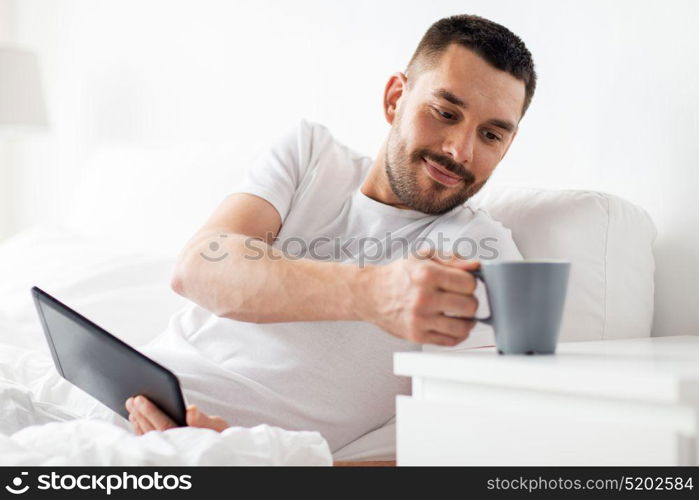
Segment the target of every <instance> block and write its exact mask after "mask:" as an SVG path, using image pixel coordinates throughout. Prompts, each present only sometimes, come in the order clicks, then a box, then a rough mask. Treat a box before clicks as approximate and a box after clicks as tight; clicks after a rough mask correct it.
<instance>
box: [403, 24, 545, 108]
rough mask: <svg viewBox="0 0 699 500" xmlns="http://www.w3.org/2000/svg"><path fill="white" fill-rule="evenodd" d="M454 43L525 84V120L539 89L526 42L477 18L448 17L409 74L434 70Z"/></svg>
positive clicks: (426, 40) (430, 34) (418, 52)
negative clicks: (536, 90)
mask: <svg viewBox="0 0 699 500" xmlns="http://www.w3.org/2000/svg"><path fill="white" fill-rule="evenodd" d="M453 43H458V44H459V45H461V46H463V47H465V48H467V49H470V50H472V51H473V52H475V53H476V54H478V55H479V56H480V57H482V58H483V59H485V60H486V61H488V63H490V64H491V65H492V66H494V67H496V68H497V69H499V70H501V71H506V72H507V73H509V74H511V75H512V76H514V77H515V78H517V79H519V80H522V81H523V82H524V87H525V90H524V92H525V93H524V105H523V106H522V116H524V113H525V112H526V111H527V108H529V104H530V103H531V100H532V97H533V96H534V89H535V88H536V71H535V70H534V61H533V60H532V55H531V53H530V52H529V49H527V47H526V45H524V42H523V41H522V40H521V39H520V38H519V37H518V36H517V35H515V34H514V33H512V32H511V31H510V30H508V29H507V28H505V27H504V26H502V25H500V24H497V23H494V22H493V21H489V20H488V19H485V18H482V17H479V16H473V15H466V14H464V15H458V16H451V17H445V18H444V19H440V20H439V21H437V22H436V23H434V24H433V25H432V26H430V28H429V29H428V30H427V32H426V33H425V35H424V36H423V37H422V40H420V43H419V44H418V46H417V49H415V52H414V53H413V56H412V57H411V58H410V62H409V63H408V69H407V70H406V74H407V73H409V72H410V69H411V68H414V67H416V66H418V68H417V71H418V72H419V71H421V70H422V69H427V68H431V67H432V66H433V65H435V64H436V63H437V61H438V60H439V57H440V56H441V55H442V53H443V52H444V51H445V50H446V49H447V47H448V46H450V45H451V44H453Z"/></svg>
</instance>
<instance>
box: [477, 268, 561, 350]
mask: <svg viewBox="0 0 699 500" xmlns="http://www.w3.org/2000/svg"><path fill="white" fill-rule="evenodd" d="M470 272H471V274H473V275H474V276H475V277H477V278H479V279H480V280H482V281H483V283H484V284H485V287H486V294H487V296H488V305H489V307H490V316H488V317H487V318H471V319H474V320H476V321H480V322H482V323H486V324H489V325H492V326H493V330H495V343H496V344H497V349H498V353H500V354H553V353H554V352H556V344H557V343H558V333H559V329H560V326H561V318H562V317H563V306H564V304H565V299H566V292H567V289H568V275H569V273H570V262H564V261H555V260H523V261H507V262H492V263H487V262H485V263H482V264H481V269H480V270H478V271H470Z"/></svg>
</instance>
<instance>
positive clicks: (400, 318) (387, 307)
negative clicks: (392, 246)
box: [362, 254, 480, 346]
mask: <svg viewBox="0 0 699 500" xmlns="http://www.w3.org/2000/svg"><path fill="white" fill-rule="evenodd" d="M479 267H480V264H479V263H478V261H473V260H465V259H461V258H457V257H452V258H450V259H447V260H444V259H440V258H437V257H432V258H427V257H426V256H425V255H424V254H423V255H422V256H420V257H410V258H407V259H401V260H397V261H395V262H392V263H391V264H388V265H385V266H377V267H373V268H370V269H369V268H367V270H369V271H370V274H371V276H370V279H369V282H370V285H369V289H368V290H367V292H368V293H366V294H365V298H364V299H363V300H362V310H363V312H364V314H363V316H365V319H366V320H367V321H370V322H372V323H374V324H376V325H378V326H380V327H381V328H383V329H384V330H386V331H387V332H388V333H390V334H391V335H394V336H396V337H399V338H403V339H406V340H409V341H411V342H417V343H422V344H427V343H429V344H438V345H443V346H454V345H456V344H458V343H460V342H462V341H463V340H465V339H466V338H468V336H469V334H470V332H471V329H472V328H473V327H474V325H475V321H474V320H470V319H465V318H469V317H473V316H474V315H475V314H476V310H477V309H478V300H477V299H476V297H474V295H473V292H474V290H475V288H476V278H475V277H474V276H473V275H472V274H470V273H468V272H467V271H474V270H476V269H478V268H479Z"/></svg>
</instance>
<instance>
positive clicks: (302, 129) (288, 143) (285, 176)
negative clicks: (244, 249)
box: [232, 120, 313, 223]
mask: <svg viewBox="0 0 699 500" xmlns="http://www.w3.org/2000/svg"><path fill="white" fill-rule="evenodd" d="M312 140H313V128H312V125H311V124H310V123H309V122H307V121H305V120H301V121H300V122H299V123H298V124H297V125H296V126H294V127H293V128H291V129H290V130H288V131H287V132H286V133H285V134H284V135H282V136H281V137H279V138H278V139H277V141H275V142H274V144H273V145H272V146H271V147H269V148H268V149H267V150H265V151H264V152H263V153H262V154H261V155H260V156H259V157H258V158H257V160H255V161H254V162H253V164H252V165H251V166H250V168H249V169H248V172H247V174H246V177H245V180H244V181H243V182H242V183H241V184H239V185H238V186H236V187H235V189H234V190H233V191H232V192H233V193H249V194H254V195H255V196H259V197H260V198H263V199H265V200H267V201H268V202H269V203H271V204H272V206H274V208H275V209H276V210H277V212H279V216H280V217H281V220H282V223H283V222H284V220H285V219H286V216H287V214H288V213H289V208H290V207H291V201H292V199H293V197H294V194H295V193H296V190H297V189H298V187H299V184H300V183H301V179H302V178H303V176H304V175H305V173H306V171H307V170H308V165H309V163H310V151H311V146H312Z"/></svg>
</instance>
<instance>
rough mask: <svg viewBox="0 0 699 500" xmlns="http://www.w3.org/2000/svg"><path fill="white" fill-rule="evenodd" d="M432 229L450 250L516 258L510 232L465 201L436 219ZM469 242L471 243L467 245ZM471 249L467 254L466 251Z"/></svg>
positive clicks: (484, 211)
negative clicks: (448, 245) (440, 235)
mask: <svg viewBox="0 0 699 500" xmlns="http://www.w3.org/2000/svg"><path fill="white" fill-rule="evenodd" d="M433 232H435V233H437V234H440V233H441V234H442V237H443V238H446V239H448V241H447V240H445V242H448V243H449V244H450V245H452V247H453V250H454V253H459V254H460V255H464V256H468V258H472V257H479V258H481V259H488V260H490V259H499V258H507V259H520V258H521V254H520V252H519V249H518V248H517V245H516V244H515V242H514V239H513V236H512V231H511V230H510V229H509V228H508V227H506V226H505V225H504V224H503V223H502V222H500V221H499V220H497V219H495V218H494V217H493V216H492V215H490V213H489V212H488V211H487V210H486V209H484V208H481V207H477V206H474V205H472V204H470V203H466V204H464V205H461V206H459V207H456V208H455V209H453V210H452V211H450V212H449V213H447V214H445V215H443V216H442V217H440V218H439V219H438V220H437V221H436V225H435V227H434V228H433ZM469 245H471V246H469ZM465 249H466V250H469V249H473V251H474V252H475V253H473V252H472V254H469V251H466V250H465Z"/></svg>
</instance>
